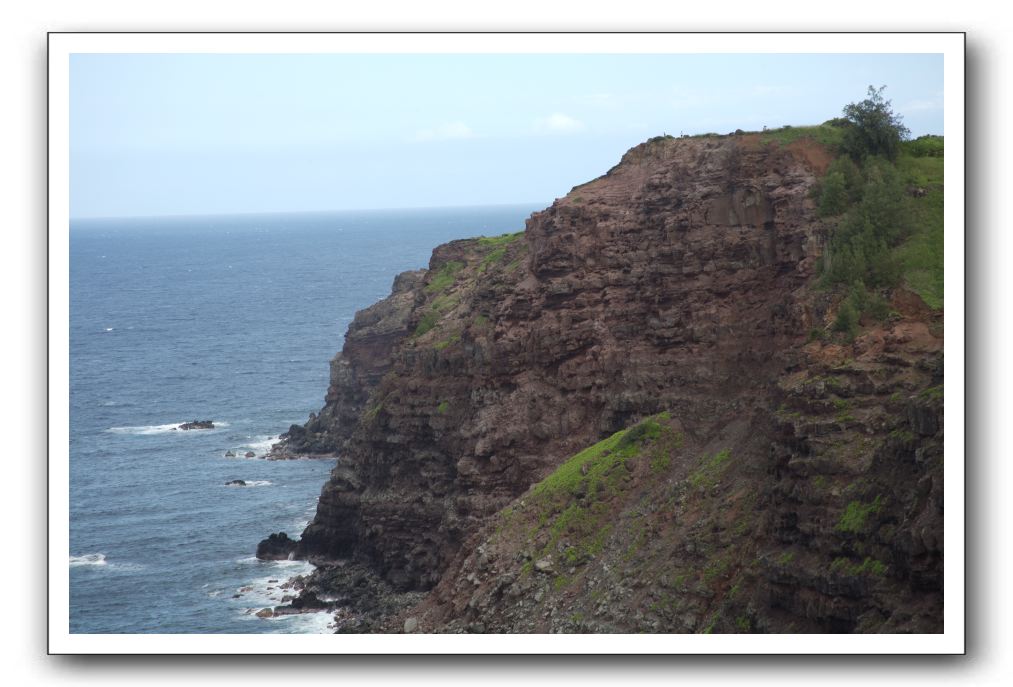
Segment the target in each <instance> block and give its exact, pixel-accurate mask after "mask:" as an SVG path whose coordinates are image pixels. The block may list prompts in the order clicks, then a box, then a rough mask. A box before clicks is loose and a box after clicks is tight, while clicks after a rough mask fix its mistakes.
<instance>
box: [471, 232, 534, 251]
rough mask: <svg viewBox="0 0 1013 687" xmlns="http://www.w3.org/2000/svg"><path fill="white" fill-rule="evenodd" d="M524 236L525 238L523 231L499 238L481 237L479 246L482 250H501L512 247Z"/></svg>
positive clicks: (502, 235)
mask: <svg viewBox="0 0 1013 687" xmlns="http://www.w3.org/2000/svg"><path fill="white" fill-rule="evenodd" d="M522 236H524V232H523V231H518V232H515V233H513V234H500V235H499V236H480V237H479V238H478V245H479V246H481V247H482V248H501V247H503V246H508V245H510V244H511V243H513V242H514V241H516V240H517V239H519V238H520V237H522Z"/></svg>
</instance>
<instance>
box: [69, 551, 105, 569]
mask: <svg viewBox="0 0 1013 687" xmlns="http://www.w3.org/2000/svg"><path fill="white" fill-rule="evenodd" d="M70 564H71V565H72V566H78V565H106V555H105V554H104V553H86V554H84V555H82V556H71V557H70Z"/></svg>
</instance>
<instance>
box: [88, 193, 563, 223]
mask: <svg viewBox="0 0 1013 687" xmlns="http://www.w3.org/2000/svg"><path fill="white" fill-rule="evenodd" d="M555 200H557V199H555V198H554V199H553V200H552V201H549V202H548V203H547V204H545V205H544V207H548V206H549V205H552V203H553V202H554V201H555ZM541 203H545V201H518V202H511V203H476V204H467V205H412V206H398V207H384V208H377V207H372V208H341V209H329V210H256V211H251V212H242V211H238V212H181V213H168V214H161V215H78V216H70V217H68V219H69V220H70V221H71V222H75V221H101V220H138V219H187V218H197V217H259V216H267V215H330V214H340V213H346V212H347V213H351V212H391V211H397V210H456V209H466V208H491V207H511V206H519V205H538V204H541Z"/></svg>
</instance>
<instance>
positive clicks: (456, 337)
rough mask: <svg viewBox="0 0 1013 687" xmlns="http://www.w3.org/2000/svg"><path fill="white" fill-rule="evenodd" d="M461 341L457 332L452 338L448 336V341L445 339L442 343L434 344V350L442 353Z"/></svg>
mask: <svg viewBox="0 0 1013 687" xmlns="http://www.w3.org/2000/svg"><path fill="white" fill-rule="evenodd" d="M460 340H461V335H460V334H459V333H457V332H455V333H453V334H451V335H450V336H448V337H447V338H446V339H443V340H442V341H437V342H436V343H434V344H433V348H435V349H436V350H437V351H442V350H443V349H445V348H446V347H447V346H452V345H454V344H455V343H457V342H458V341H460Z"/></svg>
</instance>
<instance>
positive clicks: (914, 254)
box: [897, 155, 943, 310]
mask: <svg viewBox="0 0 1013 687" xmlns="http://www.w3.org/2000/svg"><path fill="white" fill-rule="evenodd" d="M897 168H898V170H899V171H900V172H901V174H902V175H903V177H904V178H905V180H906V181H907V183H908V184H910V185H911V186H916V187H918V188H920V189H923V190H924V191H925V195H924V196H921V197H908V198H906V209H907V212H908V214H909V216H910V223H911V235H910V236H909V237H908V238H907V240H906V241H905V242H904V243H903V244H901V246H900V247H899V248H898V249H897V254H898V256H899V258H900V262H901V265H902V266H903V274H904V283H905V284H906V285H907V287H908V288H910V289H911V290H912V291H914V292H915V293H917V294H918V295H919V296H921V298H922V300H923V301H925V304H926V305H928V306H929V307H930V308H933V309H935V310H938V309H940V308H942V307H943V158H942V157H911V156H907V155H902V156H901V157H900V158H899V159H898V160H897Z"/></svg>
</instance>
